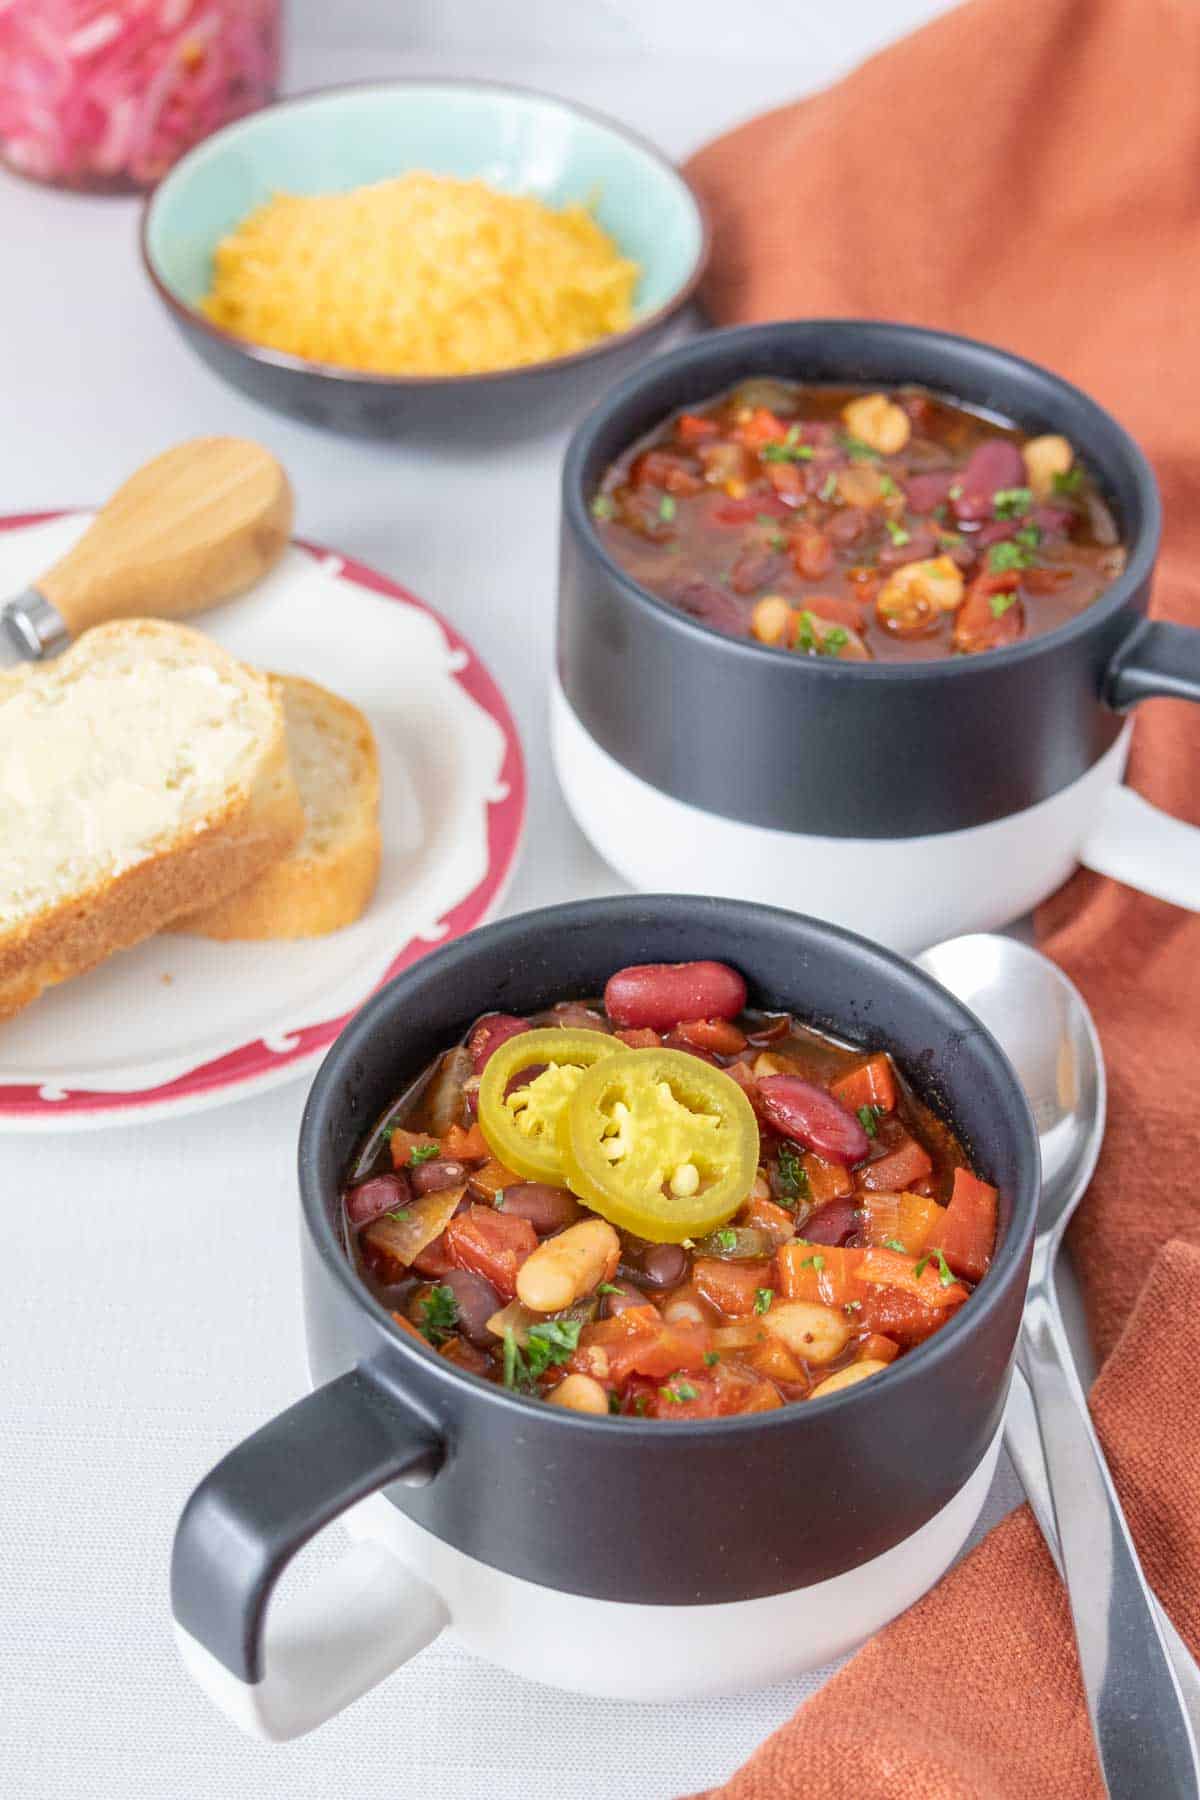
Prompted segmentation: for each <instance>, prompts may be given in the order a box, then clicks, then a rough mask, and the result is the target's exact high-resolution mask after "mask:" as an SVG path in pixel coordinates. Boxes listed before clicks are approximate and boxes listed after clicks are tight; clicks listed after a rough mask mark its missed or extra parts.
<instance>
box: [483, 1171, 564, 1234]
mask: <svg viewBox="0 0 1200 1800" xmlns="http://www.w3.org/2000/svg"><path fill="white" fill-rule="evenodd" d="M500 1210H501V1212H504V1213H507V1214H508V1216H509V1218H510V1219H528V1220H529V1223H530V1224H531V1225H532V1226H533V1229H534V1230H535V1231H536V1232H537V1234H538V1236H539V1237H546V1236H547V1235H548V1233H550V1232H551V1231H562V1230H564V1229H565V1228H566V1226H568V1225H573V1224H574V1223H575V1221H576V1219H579V1218H582V1216H583V1208H582V1207H581V1206H580V1204H579V1202H578V1200H577V1199H576V1198H575V1196H574V1194H568V1192H567V1190H566V1188H556V1187H547V1186H546V1185H545V1183H544V1182H540V1181H525V1182H522V1183H521V1184H520V1186H519V1187H506V1188H505V1190H504V1204H503V1206H502V1207H501V1208H500Z"/></svg>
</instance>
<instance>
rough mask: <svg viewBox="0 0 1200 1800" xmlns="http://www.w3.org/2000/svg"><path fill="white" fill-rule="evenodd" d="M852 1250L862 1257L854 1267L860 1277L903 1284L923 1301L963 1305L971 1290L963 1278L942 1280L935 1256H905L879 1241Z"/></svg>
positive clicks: (872, 1281)
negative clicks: (883, 1245) (883, 1246)
mask: <svg viewBox="0 0 1200 1800" xmlns="http://www.w3.org/2000/svg"><path fill="white" fill-rule="evenodd" d="M851 1254H854V1255H857V1257H858V1259H859V1260H858V1263H857V1266H856V1268H855V1271H854V1273H855V1276H856V1278H857V1280H858V1281H859V1282H860V1283H865V1284H866V1285H868V1286H870V1287H890V1288H900V1289H902V1290H903V1291H904V1292H905V1293H907V1294H912V1295H914V1296H915V1298H916V1299H918V1300H919V1301H920V1302H921V1303H922V1305H924V1306H931V1307H935V1308H939V1309H944V1308H947V1307H954V1306H961V1305H962V1303H963V1301H964V1300H965V1299H966V1298H967V1290H966V1288H965V1287H963V1285H962V1283H961V1282H960V1281H950V1282H944V1281H943V1280H942V1275H941V1271H940V1269H939V1267H938V1263H937V1259H936V1258H935V1257H932V1256H922V1257H920V1258H918V1257H915V1256H902V1255H901V1254H900V1252H899V1251H898V1250H885V1249H883V1248H881V1247H879V1246H877V1245H873V1246H872V1247H871V1248H870V1249H868V1250H859V1251H856V1252H852V1253H851ZM918 1271H920V1272H919V1273H918ZM860 1292H861V1288H860Z"/></svg>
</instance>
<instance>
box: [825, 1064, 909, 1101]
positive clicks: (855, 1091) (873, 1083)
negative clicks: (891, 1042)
mask: <svg viewBox="0 0 1200 1800" xmlns="http://www.w3.org/2000/svg"><path fill="white" fill-rule="evenodd" d="M829 1091H830V1093H831V1094H832V1095H833V1097H834V1099H835V1100H840V1101H841V1103H842V1105H843V1106H844V1107H845V1108H846V1109H847V1111H848V1112H857V1111H858V1109H859V1107H860V1106H874V1107H877V1108H878V1109H879V1111H880V1112H885V1113H890V1112H895V1110H896V1072H895V1070H894V1069H893V1068H892V1059H891V1057H890V1056H889V1055H888V1054H887V1052H886V1050H880V1051H879V1052H878V1053H877V1054H876V1055H875V1056H869V1057H868V1058H867V1060H866V1062H865V1063H863V1064H862V1065H861V1066H860V1067H859V1068H857V1069H851V1071H850V1073H849V1074H848V1075H843V1076H842V1078H841V1080H840V1081H835V1082H834V1083H833V1084H832V1086H831V1087H830V1089H829Z"/></svg>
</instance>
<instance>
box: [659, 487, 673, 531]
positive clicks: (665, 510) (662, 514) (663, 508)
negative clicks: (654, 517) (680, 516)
mask: <svg viewBox="0 0 1200 1800" xmlns="http://www.w3.org/2000/svg"><path fill="white" fill-rule="evenodd" d="M658 516H659V518H660V519H661V520H662V522H663V524H664V525H669V524H670V523H671V520H672V519H673V518H674V517H675V497H674V495H673V494H664V495H663V497H662V499H661V500H660V501H659V503H658Z"/></svg>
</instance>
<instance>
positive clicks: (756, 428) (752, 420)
mask: <svg viewBox="0 0 1200 1800" xmlns="http://www.w3.org/2000/svg"><path fill="white" fill-rule="evenodd" d="M787 434H788V427H787V426H786V425H785V424H784V422H783V420H782V419H779V418H776V416H775V414H774V413H773V412H772V411H771V410H770V408H769V407H766V406H756V407H755V408H754V411H753V412H752V413H751V414H750V417H749V418H748V419H745V420H743V422H742V423H741V424H740V425H735V426H734V430H733V435H734V437H735V438H736V439H737V441H738V443H739V444H745V446H746V448H747V449H748V450H761V449H762V447H763V445H764V444H782V442H783V440H784V438H785V437H786V436H787Z"/></svg>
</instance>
